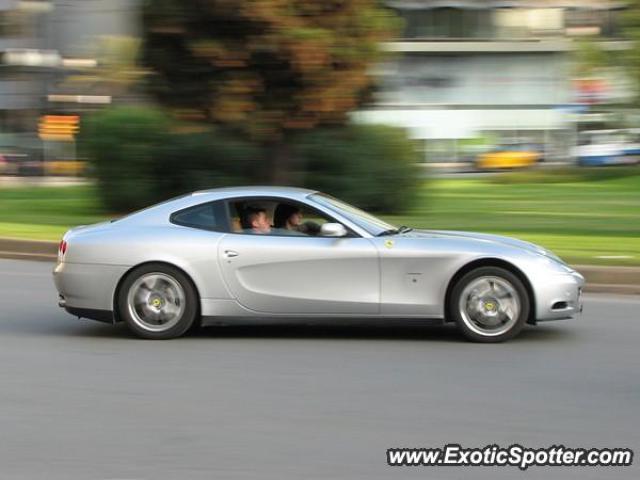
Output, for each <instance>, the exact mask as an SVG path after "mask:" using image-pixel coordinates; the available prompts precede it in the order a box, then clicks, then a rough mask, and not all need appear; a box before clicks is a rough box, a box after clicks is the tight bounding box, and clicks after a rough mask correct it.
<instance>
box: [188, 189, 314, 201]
mask: <svg viewBox="0 0 640 480" xmlns="http://www.w3.org/2000/svg"><path fill="white" fill-rule="evenodd" d="M312 193H316V190H309V189H307V188H298V187H277V186H245V187H223V188H212V189H209V190H198V191H196V192H193V193H192V194H191V196H194V197H195V196H211V197H217V198H229V197H235V196H239V197H261V196H273V195H275V196H278V195H282V196H285V197H290V198H304V197H306V196H307V195H309V194H312Z"/></svg>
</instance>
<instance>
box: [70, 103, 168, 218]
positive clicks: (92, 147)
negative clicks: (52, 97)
mask: <svg viewBox="0 0 640 480" xmlns="http://www.w3.org/2000/svg"><path fill="white" fill-rule="evenodd" d="M169 125H170V120H169V118H168V117H167V116H166V115H165V114H164V113H163V112H161V111H159V110H155V109H150V108H141V107H134V108H129V107H117V108H113V109H106V110H103V111H101V112H100V113H97V114H95V115H94V116H92V117H89V118H87V119H86V121H85V122H84V123H83V128H82V134H81V137H80V146H81V151H82V155H83V156H86V157H87V158H88V159H89V161H90V163H91V166H92V168H93V171H94V173H95V176H96V178H97V180H98V191H99V194H100V197H101V198H102V200H103V202H104V205H105V206H106V207H107V208H108V209H110V210H113V211H127V210H131V209H135V208H139V207H141V206H143V205H145V204H146V203H148V201H149V200H150V199H153V198H155V191H154V179H155V175H154V172H155V170H156V169H155V165H156V164H155V162H156V153H157V150H158V148H159V147H160V146H161V145H162V143H163V142H164V141H166V135H167V132H168V128H169Z"/></svg>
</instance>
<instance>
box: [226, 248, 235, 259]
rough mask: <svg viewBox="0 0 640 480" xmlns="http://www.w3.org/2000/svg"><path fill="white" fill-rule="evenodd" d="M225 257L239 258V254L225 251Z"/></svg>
mask: <svg viewBox="0 0 640 480" xmlns="http://www.w3.org/2000/svg"><path fill="white" fill-rule="evenodd" d="M224 256H225V257H227V258H233V257H237V256H238V252H236V251H234V250H225V251H224Z"/></svg>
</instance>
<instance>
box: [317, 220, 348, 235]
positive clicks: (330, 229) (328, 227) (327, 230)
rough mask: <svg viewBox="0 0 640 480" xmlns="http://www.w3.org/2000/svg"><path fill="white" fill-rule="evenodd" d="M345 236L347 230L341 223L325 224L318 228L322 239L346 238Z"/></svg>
mask: <svg viewBox="0 0 640 480" xmlns="http://www.w3.org/2000/svg"><path fill="white" fill-rule="evenodd" d="M347 234H348V232H347V229H346V228H344V225H342V224H341V223H325V224H323V225H322V226H321V227H320V235H321V236H323V237H346V236H347Z"/></svg>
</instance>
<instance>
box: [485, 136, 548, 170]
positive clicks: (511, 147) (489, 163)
mask: <svg viewBox="0 0 640 480" xmlns="http://www.w3.org/2000/svg"><path fill="white" fill-rule="evenodd" d="M541 159H542V154H541V153H540V151H539V150H538V149H537V148H536V147H534V146H532V145H531V144H526V143H513V144H507V145H500V146H498V147H495V148H493V149H492V150H490V151H488V152H485V153H482V154H480V155H479V156H478V157H477V158H476V167H477V168H478V169H481V170H504V169H514V168H524V167H531V166H533V165H535V164H536V163H538V162H539V161H540V160H541Z"/></svg>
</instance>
